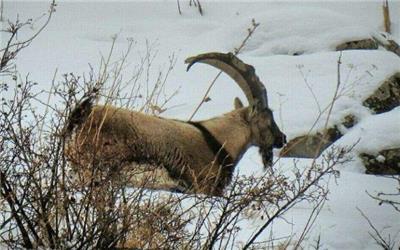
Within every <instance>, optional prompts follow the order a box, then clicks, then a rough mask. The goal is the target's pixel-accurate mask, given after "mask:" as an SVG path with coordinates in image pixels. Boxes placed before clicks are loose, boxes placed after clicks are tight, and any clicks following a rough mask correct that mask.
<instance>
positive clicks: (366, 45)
mask: <svg viewBox="0 0 400 250" xmlns="http://www.w3.org/2000/svg"><path fill="white" fill-rule="evenodd" d="M350 49H369V50H373V49H378V43H377V42H376V41H375V40H374V39H370V38H368V39H362V40H355V41H350V42H345V43H342V44H339V45H338V46H336V51H340V50H350Z"/></svg>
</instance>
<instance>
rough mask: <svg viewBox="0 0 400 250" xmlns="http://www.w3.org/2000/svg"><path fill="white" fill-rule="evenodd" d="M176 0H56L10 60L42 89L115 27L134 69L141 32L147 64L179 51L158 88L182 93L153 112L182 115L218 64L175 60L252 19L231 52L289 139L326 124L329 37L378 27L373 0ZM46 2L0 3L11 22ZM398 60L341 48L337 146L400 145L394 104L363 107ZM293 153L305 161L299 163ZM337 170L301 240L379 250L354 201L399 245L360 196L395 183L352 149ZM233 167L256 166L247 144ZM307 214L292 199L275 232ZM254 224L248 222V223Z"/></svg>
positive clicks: (223, 96)
mask: <svg viewBox="0 0 400 250" xmlns="http://www.w3.org/2000/svg"><path fill="white" fill-rule="evenodd" d="M180 2H181V8H182V12H183V14H182V15H181V16H180V15H178V10H177V6H176V1H157V2H153V1H151V2H139V1H127V2H104V1H87V2H82V1H80V2H72V1H60V2H59V3H58V5H57V8H56V9H57V11H56V13H55V14H54V17H53V19H52V20H51V22H50V24H49V25H48V27H47V28H46V30H45V31H44V32H43V33H41V34H40V36H39V37H37V39H36V40H35V41H34V42H33V43H32V44H31V46H30V47H29V48H27V49H25V50H23V51H22V52H21V54H20V55H19V57H18V60H17V65H18V69H19V71H20V73H21V74H22V75H25V74H27V73H30V79H32V80H34V81H36V82H38V83H39V87H40V88H43V89H46V88H48V87H49V86H50V84H51V80H52V79H53V76H54V72H55V70H56V69H58V72H59V73H60V74H61V73H65V72H75V73H77V74H82V73H83V72H87V71H88V70H89V65H88V63H90V64H92V65H97V63H98V61H99V58H100V54H101V53H103V54H104V53H107V51H108V50H109V48H110V46H111V41H112V36H113V35H115V34H117V35H118V40H117V43H116V50H117V53H116V54H117V55H119V54H118V53H120V52H121V51H123V50H124V49H126V46H127V43H128V42H127V40H126V38H132V39H134V40H135V41H136V42H137V43H136V45H135V47H134V54H133V56H132V57H131V58H129V62H130V63H131V65H132V67H134V65H135V64H137V63H138V62H139V59H140V55H143V54H144V53H145V49H146V41H148V42H149V43H150V44H152V46H153V47H154V49H155V50H156V51H157V57H156V58H155V60H154V62H153V65H155V66H154V68H155V69H156V70H157V69H158V68H162V67H165V66H166V65H167V61H168V56H170V55H172V54H174V55H175V56H176V58H177V64H176V66H175V68H174V70H173V71H172V72H171V75H170V77H169V79H168V86H169V91H171V92H172V91H174V90H175V89H177V88H178V87H180V90H179V94H178V95H177V96H176V98H174V99H173V100H172V102H171V103H170V105H171V106H173V107H174V108H171V109H169V110H168V111H167V112H165V114H163V116H166V117H173V118H180V119H188V118H189V117H190V115H191V113H192V112H193V110H194V108H195V106H196V105H197V104H198V103H199V101H200V100H201V98H202V96H203V93H204V92H205V90H206V88H207V86H208V84H209V82H210V80H212V79H213V77H215V75H216V74H217V73H218V71H217V70H215V69H212V68H210V67H209V66H206V65H198V66H196V67H193V69H191V71H190V72H189V73H187V72H186V70H185V65H184V63H183V62H184V59H185V58H186V57H189V56H192V55H196V54H199V53H202V52H209V51H222V52H228V51H232V50H233V49H234V48H235V47H238V46H239V45H240V44H241V42H242V40H243V39H244V37H245V36H246V34H247V28H248V27H250V24H251V19H252V18H254V19H255V20H256V22H259V23H260V26H259V27H258V28H257V30H256V31H255V34H254V35H253V36H252V37H251V39H250V40H249V42H248V43H247V44H246V46H245V47H244V49H243V51H242V53H241V54H240V58H241V59H242V60H243V61H245V62H246V63H249V64H252V65H253V66H254V67H255V68H256V72H257V74H258V76H259V77H260V79H261V80H262V81H263V82H264V84H265V86H266V87H267V90H268V97H269V102H270V106H271V107H272V109H273V110H274V113H275V119H276V121H277V123H278V125H279V126H280V127H281V128H282V130H283V131H284V132H285V133H286V134H287V135H288V137H289V139H290V138H294V137H296V136H298V135H301V134H304V133H306V132H308V131H309V130H310V129H311V128H312V126H313V124H314V123H316V125H315V126H314V127H313V129H314V130H316V129H319V128H322V127H323V126H324V125H325V121H326V114H323V115H322V116H321V117H320V118H319V120H317V121H316V119H317V117H318V114H319V113H320V111H321V110H324V109H325V108H326V107H327V106H328V105H329V103H330V102H331V100H332V97H333V94H334V90H335V87H336V84H337V61H338V58H339V52H335V51H334V48H335V46H336V45H338V44H339V43H341V42H345V41H349V40H353V39H363V38H368V37H369V36H370V34H371V33H373V32H376V31H380V30H382V17H381V15H382V13H381V2H380V1H378V2H360V1H355V2H344V1H343V2H324V1H321V2H291V3H289V2H267V1H265V2H252V1H244V2H236V1H235V2H227V1H225V2H218V1H201V2H202V4H203V9H204V11H205V14H204V16H200V15H199V14H198V12H197V10H196V9H195V8H193V7H189V6H188V2H189V1H184V0H181V1H180ZM47 8H48V2H19V1H16V2H14V1H6V2H5V7H4V15H5V17H6V18H10V19H15V17H16V15H17V13H18V14H19V17H20V19H22V20H23V19H25V18H31V17H39V16H41V15H42V13H44V12H45V11H46V10H47ZM391 13H393V17H392V22H393V23H392V29H393V36H394V37H395V39H396V40H397V41H399V40H400V21H399V19H398V14H399V13H400V2H391ZM39 22H40V21H39ZM3 25H4V23H3ZM35 28H37V27H36V26H34V27H33V29H35ZM22 35H23V34H22ZM1 42H2V44H3V43H4V39H2V41H1ZM293 54H301V55H298V56H293ZM399 69H400V58H399V57H397V56H396V55H395V54H393V53H390V52H387V51H385V50H376V51H345V52H343V54H342V65H341V75H342V78H341V86H340V92H339V94H340V98H339V99H338V100H337V102H336V104H335V106H334V108H333V113H332V116H331V118H330V120H329V124H337V123H338V122H339V121H340V120H341V119H342V118H343V117H344V116H346V115H347V114H349V113H353V114H355V115H356V116H357V118H359V120H360V122H359V123H358V124H357V125H356V126H355V127H353V128H351V129H349V130H348V131H344V132H346V134H345V136H343V137H342V138H341V139H340V140H339V141H338V142H337V143H336V144H337V145H351V144H352V143H354V142H356V141H357V140H359V139H360V142H359V144H358V145H357V146H356V148H355V153H354V155H357V152H369V153H376V152H377V151H379V150H381V149H388V148H393V147H400V109H399V108H397V109H394V110H392V111H390V112H388V113H384V114H381V115H372V114H371V112H370V111H369V110H368V109H367V108H365V107H363V106H362V105H361V102H362V100H364V99H365V98H366V97H367V96H368V95H369V94H371V93H372V92H373V91H374V89H375V88H376V87H377V86H378V85H379V83H380V82H382V80H384V79H385V78H386V77H388V76H390V75H392V74H393V73H394V72H396V71H398V70H399ZM126 70H127V71H128V70H129V69H126ZM154 73H156V71H155V72H154ZM154 77H156V76H154ZM310 89H311V90H310ZM235 96H239V97H241V98H242V100H244V99H245V98H244V95H243V94H242V93H241V91H240V89H239V88H238V87H237V86H236V85H235V84H234V83H233V82H232V80H230V79H229V78H228V77H227V76H222V77H220V78H219V80H218V82H217V84H216V85H215V87H214V88H213V89H212V91H211V94H210V97H211V101H210V102H207V103H205V104H204V105H203V106H202V108H201V109H200V111H199V112H198V113H197V115H196V117H195V119H204V118H209V117H212V116H214V115H218V114H221V113H223V112H227V111H229V110H230V109H231V108H232V107H233V98H234V97H235ZM343 129H344V128H343ZM299 162H300V163H299V164H304V165H306V164H307V163H308V162H309V160H300V161H299ZM278 164H280V165H284V166H286V167H287V166H290V164H292V159H281V160H280V162H279V163H278ZM339 170H340V171H341V177H340V178H339V179H338V182H337V184H335V183H332V185H331V186H330V190H331V194H330V199H329V201H328V202H327V204H326V205H325V207H324V209H323V210H322V212H321V215H320V217H319V218H318V221H317V223H316V225H315V227H314V230H313V233H312V234H311V236H310V243H312V241H313V240H315V239H316V238H317V236H318V235H321V242H322V244H323V248H324V249H325V248H326V249H378V248H379V247H378V246H377V245H376V244H375V243H374V240H373V239H372V238H371V237H370V235H369V234H368V233H369V231H370V230H371V229H370V228H369V226H368V223H367V221H366V220H365V219H364V218H363V217H362V216H361V214H360V212H359V211H358V210H357V208H359V209H361V210H362V211H363V212H364V213H365V214H366V215H368V217H369V218H370V219H371V220H372V221H373V222H374V223H375V226H376V227H377V228H378V229H379V230H382V232H383V234H385V235H389V234H391V237H392V238H396V237H397V239H398V244H400V242H399V241H400V214H399V213H398V212H395V211H394V210H393V209H392V208H390V207H388V206H379V205H378V204H377V202H376V201H374V200H372V199H371V198H370V197H369V196H368V195H367V192H369V193H372V194H375V193H377V192H390V191H393V190H395V189H396V188H398V187H396V183H395V182H392V181H391V180H389V179H387V178H383V177H376V176H370V175H365V174H364V170H363V169H362V165H361V162H360V161H359V160H358V158H357V157H355V160H354V161H353V162H351V163H348V164H346V165H345V166H341V167H340V169H339ZM238 171H239V172H240V173H241V174H246V175H250V174H256V175H257V174H260V173H261V172H262V167H261V163H260V159H259V157H258V155H257V150H256V149H255V148H251V149H250V150H249V151H248V152H247V153H246V154H245V156H244V157H243V159H242V161H241V162H240V163H239V167H238ZM309 213H310V208H309V207H307V206H306V205H304V206H302V207H296V208H295V209H293V210H292V211H291V212H290V213H289V214H288V216H287V218H286V219H289V220H290V221H291V222H292V223H293V225H294V226H293V225H291V224H288V223H287V222H285V221H283V220H282V221H279V222H278V223H276V224H274V228H273V229H274V234H275V235H276V237H279V236H286V235H288V234H290V233H292V232H293V233H296V230H300V229H301V228H302V227H301V225H304V223H306V219H307V218H308V217H307V216H308V215H309ZM257 225H258V224H257V222H254V221H252V223H249V224H248V225H247V226H248V227H249V228H252V227H254V226H257ZM266 237H267V236H266ZM397 247H398V246H397Z"/></svg>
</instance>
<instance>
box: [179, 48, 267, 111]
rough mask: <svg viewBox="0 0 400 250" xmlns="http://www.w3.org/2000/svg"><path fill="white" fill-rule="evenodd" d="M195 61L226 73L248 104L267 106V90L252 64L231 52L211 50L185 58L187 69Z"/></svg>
mask: <svg viewBox="0 0 400 250" xmlns="http://www.w3.org/2000/svg"><path fill="white" fill-rule="evenodd" d="M197 62H200V63H206V64H209V65H211V66H214V67H216V68H218V69H220V70H222V71H223V72H225V73H226V74H228V75H229V76H230V77H231V78H232V79H233V80H235V81H236V83H237V84H238V85H239V87H240V88H241V89H242V90H243V92H244V94H245V95H246V97H247V100H248V102H249V104H250V105H261V107H268V99H267V91H266V89H265V87H264V84H263V83H262V82H261V81H260V79H259V78H258V76H257V75H256V73H255V70H254V67H253V66H251V65H248V64H245V63H244V62H242V61H241V60H240V59H239V58H237V57H236V56H235V55H234V54H232V53H227V54H224V53H218V52H212V53H205V54H200V55H197V56H193V57H189V58H187V59H186V60H185V63H187V64H188V66H187V70H189V69H190V68H191V67H192V65H193V64H195V63H197Z"/></svg>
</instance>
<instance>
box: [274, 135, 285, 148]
mask: <svg viewBox="0 0 400 250" xmlns="http://www.w3.org/2000/svg"><path fill="white" fill-rule="evenodd" d="M285 144H286V135H285V134H284V133H280V135H279V136H277V137H275V141H274V145H273V146H274V148H281V147H283V145H285Z"/></svg>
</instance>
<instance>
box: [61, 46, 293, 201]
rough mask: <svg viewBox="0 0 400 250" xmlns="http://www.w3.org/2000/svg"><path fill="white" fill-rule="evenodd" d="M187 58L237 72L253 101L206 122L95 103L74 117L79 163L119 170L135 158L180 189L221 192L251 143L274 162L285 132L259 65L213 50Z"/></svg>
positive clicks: (73, 145) (73, 153)
mask: <svg viewBox="0 0 400 250" xmlns="http://www.w3.org/2000/svg"><path fill="white" fill-rule="evenodd" d="M188 60H189V63H190V65H189V66H191V65H192V64H193V63H195V62H196V61H200V62H205V63H208V64H211V65H214V66H216V67H218V68H220V69H222V70H224V71H225V72H227V73H228V74H229V75H231V76H233V78H234V79H235V80H236V82H237V83H238V84H239V86H240V87H241V88H242V89H243V90H244V92H245V94H246V96H247V98H248V100H249V103H250V106H249V107H246V108H244V107H242V105H241V104H239V102H238V103H237V109H235V110H234V111H232V112H230V113H227V114H225V115H223V116H220V117H216V118H213V119H210V120H206V121H201V122H183V121H177V120H171V119H163V118H159V117H155V116H149V115H146V114H142V113H139V112H134V111H130V110H126V109H120V108H116V107H114V106H94V107H91V108H90V112H87V114H86V115H83V117H80V118H79V119H77V118H76V117H75V118H73V119H71V120H73V121H74V123H75V124H74V125H72V127H73V131H74V133H72V135H73V136H72V137H71V140H70V142H69V144H68V147H67V150H66V153H67V156H68V158H69V159H70V160H71V161H72V162H73V163H74V165H78V166H82V167H84V166H88V165H99V166H103V167H104V168H106V169H108V170H109V171H113V172H114V173H115V172H118V171H120V170H121V168H122V167H124V166H133V165H132V163H135V164H148V165H153V166H156V168H158V170H160V169H162V170H163V171H164V173H165V174H166V175H168V176H169V177H170V178H171V179H172V180H173V181H175V183H176V187H175V188H177V189H184V190H185V191H189V190H191V191H193V192H202V193H208V194H215V195H220V194H221V193H222V191H223V189H224V187H225V186H226V185H227V184H228V183H229V181H230V178H231V175H232V172H233V170H234V167H235V165H236V164H237V162H238V161H239V160H240V158H241V156H242V155H243V153H244V152H245V151H246V149H247V148H248V147H249V146H251V145H256V146H259V147H260V152H261V154H262V156H263V160H264V162H265V163H266V164H270V163H271V161H272V147H274V146H275V147H280V146H282V144H283V143H284V142H285V136H284V134H283V133H281V132H280V131H279V128H278V127H277V126H276V124H275V122H274V120H273V117H272V112H271V111H270V110H269V109H268V106H267V100H266V92H265V89H263V86H262V84H261V82H259V80H258V77H256V75H255V73H254V69H253V68H252V67H251V66H249V65H246V64H244V63H242V62H241V61H240V60H238V59H237V58H236V57H235V56H233V55H232V54H220V53H210V54H204V55H200V56H198V57H194V58H190V59H188ZM237 67H239V68H238V69H237ZM246 67H249V68H246ZM251 70H252V71H251ZM237 73H239V74H237ZM78 108H79V107H78ZM164 188H165V187H164ZM171 188H174V187H171Z"/></svg>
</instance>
